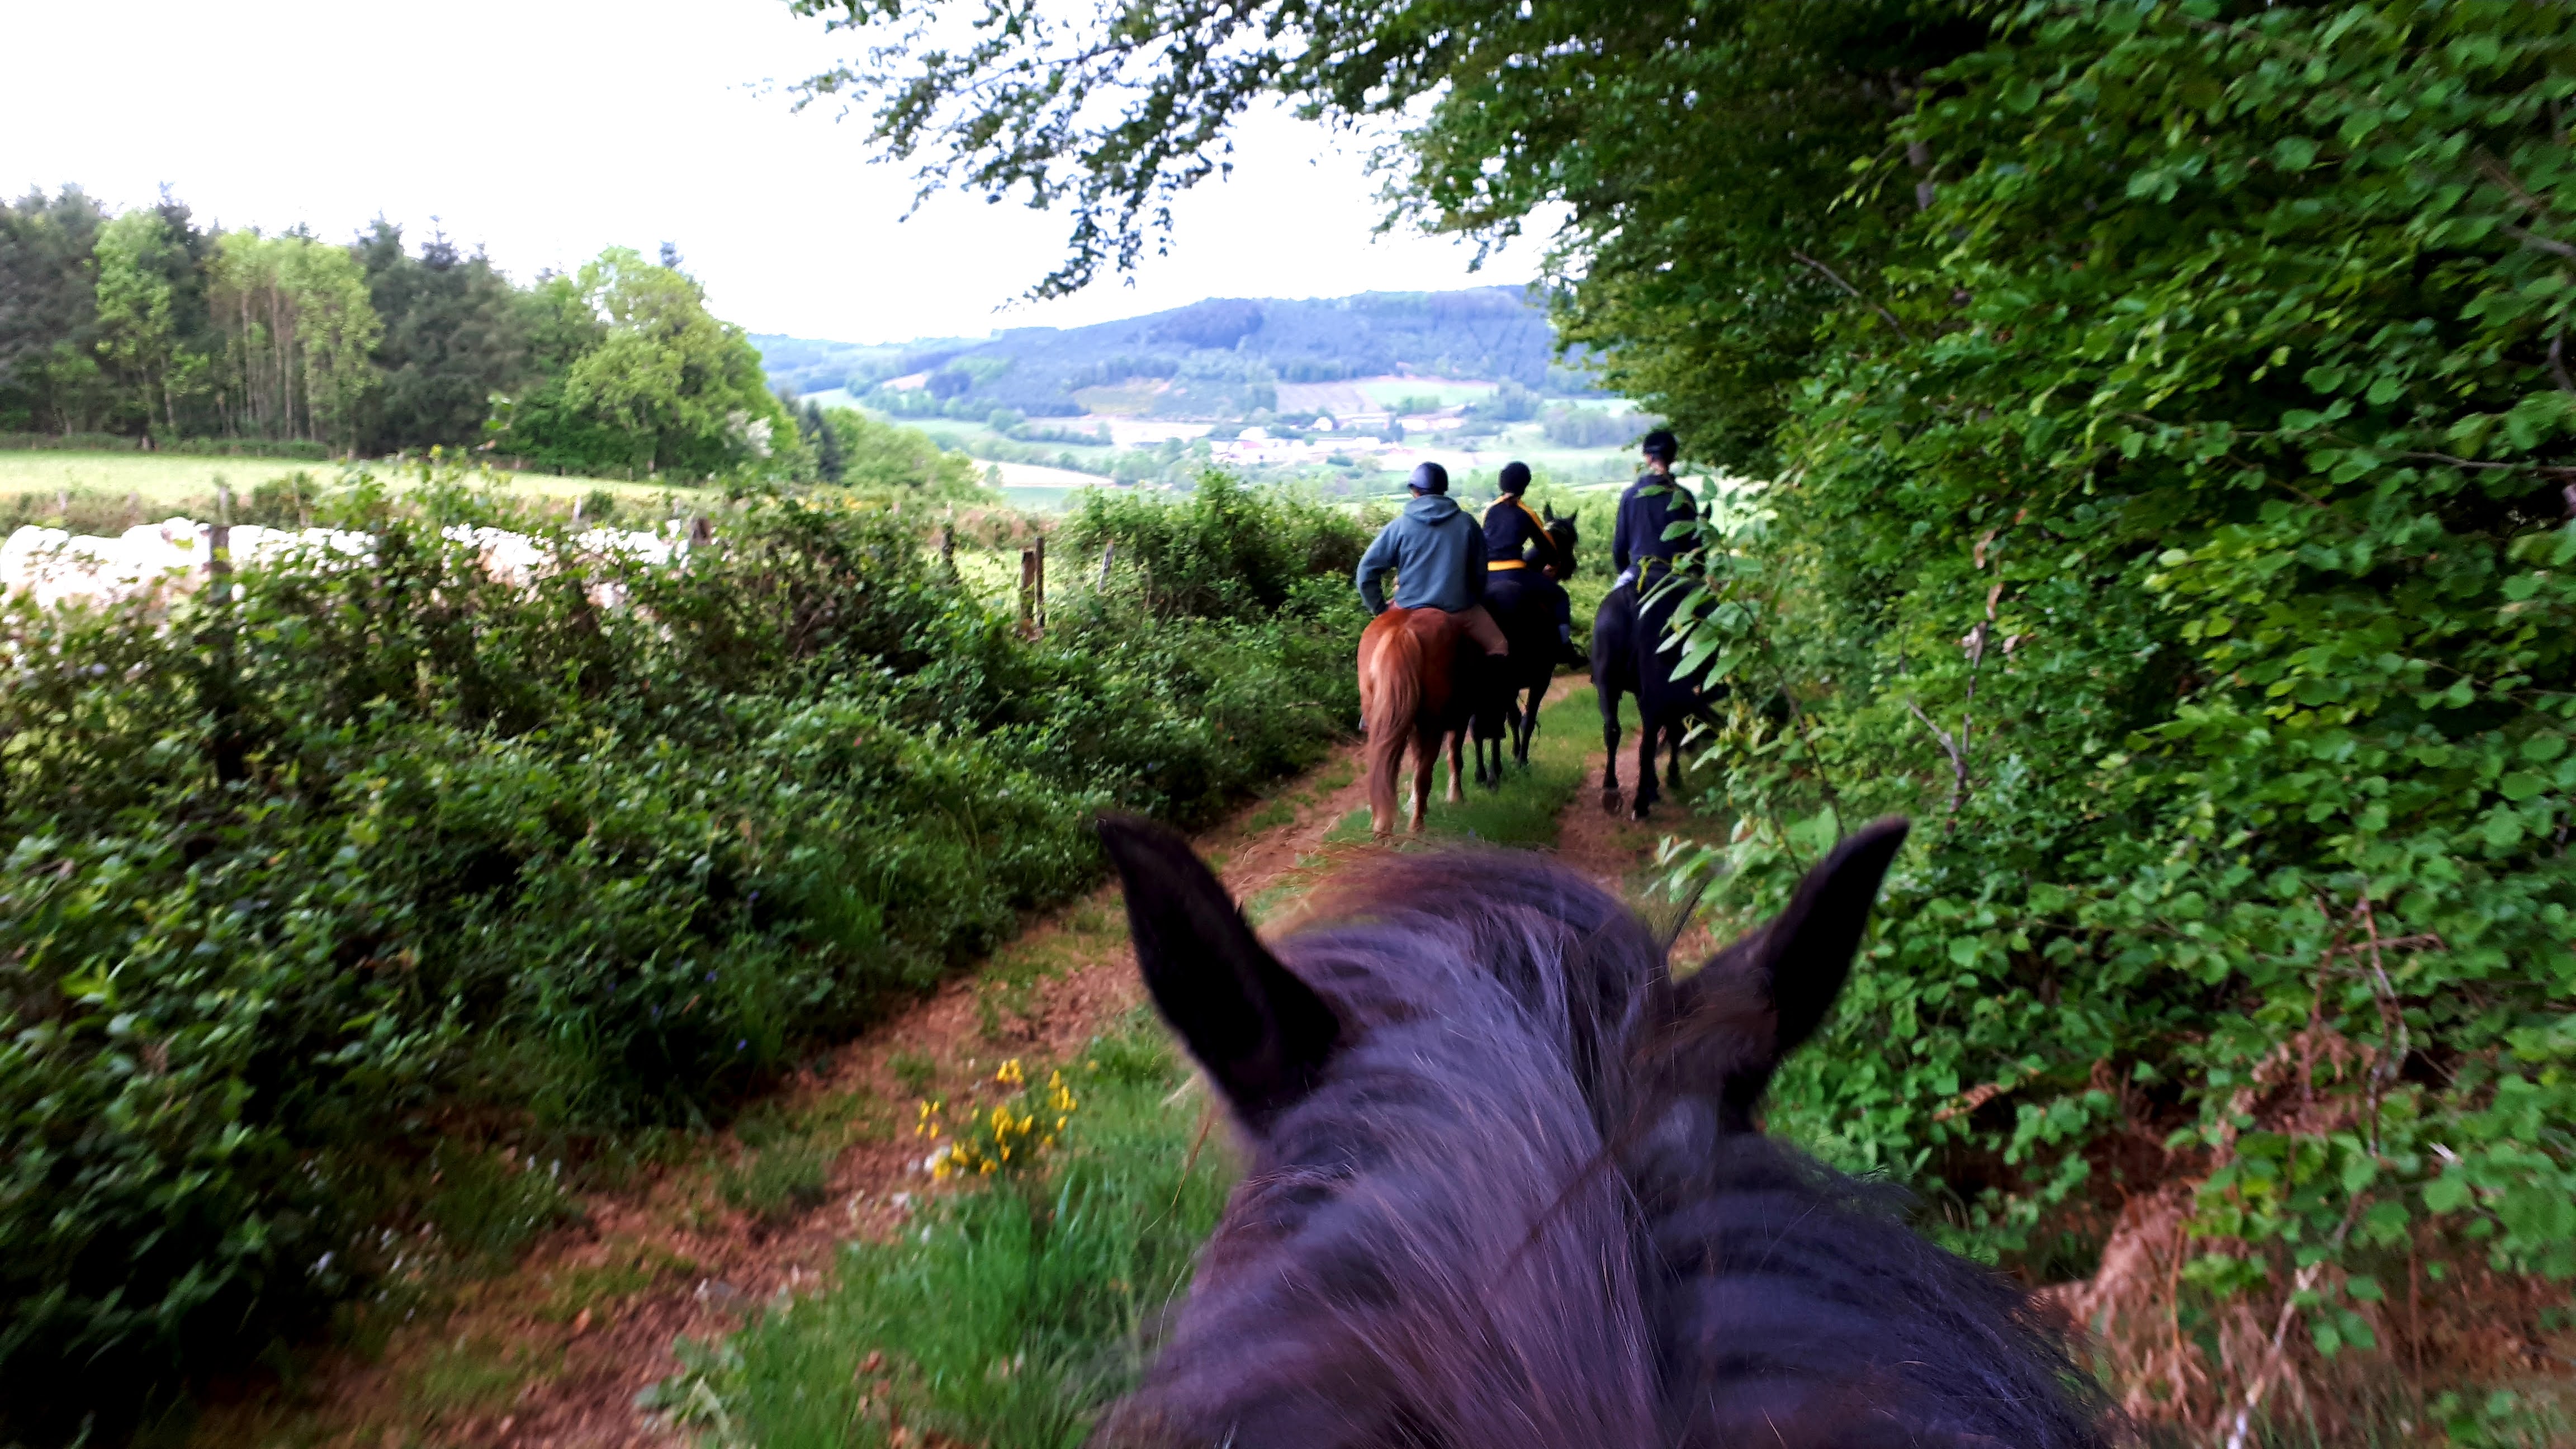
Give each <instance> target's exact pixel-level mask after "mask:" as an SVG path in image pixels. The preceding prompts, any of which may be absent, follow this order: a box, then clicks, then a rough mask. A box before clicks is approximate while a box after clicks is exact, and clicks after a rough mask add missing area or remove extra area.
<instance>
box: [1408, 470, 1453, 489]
mask: <svg viewBox="0 0 2576 1449" xmlns="http://www.w3.org/2000/svg"><path fill="white" fill-rule="evenodd" d="M1405 486H1406V487H1408V488H1410V489H1412V490H1413V491H1414V492H1416V493H1446V492H1448V491H1449V470H1448V469H1446V468H1443V467H1441V466H1440V465H1439V464H1437V463H1420V464H1416V465H1415V466H1414V469H1413V477H1412V478H1411V479H1410V480H1408V481H1407V482H1406V484H1405Z"/></svg>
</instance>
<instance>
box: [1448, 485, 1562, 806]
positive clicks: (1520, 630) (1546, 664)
mask: <svg viewBox="0 0 2576 1449" xmlns="http://www.w3.org/2000/svg"><path fill="white" fill-rule="evenodd" d="M1544 518H1545V522H1546V524H1547V537H1548V541H1549V542H1550V543H1553V544H1554V545H1555V546H1556V556H1557V557H1558V558H1559V559H1562V560H1563V561H1564V563H1563V568H1564V576H1565V577H1567V578H1572V577H1573V576H1574V546H1575V545H1576V544H1577V543H1579V542H1581V539H1580V537H1579V536H1578V535H1577V534H1576V532H1575V528H1574V520H1573V519H1571V518H1559V517H1557V516H1556V509H1555V508H1554V507H1553V506H1549V507H1547V509H1546V513H1545V515H1544ZM1548 594H1549V591H1548V590H1546V589H1543V588H1533V587H1531V575H1530V571H1529V570H1527V569H1505V570H1502V571H1500V572H1496V573H1489V574H1487V575H1486V576H1485V612H1487V613H1489V614H1491V615H1493V616H1494V622H1495V624H1497V625H1499V626H1500V627H1501V629H1502V631H1503V639H1504V641H1505V642H1506V643H1508V644H1510V645H1511V659H1510V662H1509V663H1508V664H1506V665H1505V666H1504V668H1503V669H1502V671H1500V677H1499V678H1497V679H1495V680H1493V681H1492V683H1491V685H1490V686H1489V687H1488V689H1487V691H1486V696H1485V698H1484V699H1483V700H1482V701H1480V702H1479V704H1478V706H1477V709H1476V718H1475V722H1474V725H1473V726H1472V729H1471V733H1472V734H1473V736H1474V738H1475V744H1476V783H1477V784H1479V785H1484V786H1488V787H1492V786H1499V785H1501V784H1502V783H1503V742H1504V740H1505V739H1506V738H1508V739H1509V740H1510V742H1511V753H1512V759H1513V760H1514V761H1515V762H1516V763H1518V764H1519V765H1520V767H1521V768H1522V769H1528V768H1529V761H1530V739H1531V737H1532V736H1534V735H1536V734H1537V733H1538V711H1539V706H1540V705H1542V704H1544V703H1546V702H1547V690H1548V685H1549V683H1550V682H1551V681H1553V680H1554V679H1555V678H1556V670H1557V665H1558V664H1559V662H1560V660H1561V656H1560V653H1559V648H1560V646H1559V642H1558V640H1557V637H1556V611H1555V609H1554V608H1553V607H1552V604H1551V600H1550V599H1549V598H1548ZM1489 755H1490V764H1489V763H1488V759H1489Z"/></svg>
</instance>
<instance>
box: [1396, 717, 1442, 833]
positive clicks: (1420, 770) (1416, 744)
mask: <svg viewBox="0 0 2576 1449" xmlns="http://www.w3.org/2000/svg"><path fill="white" fill-rule="evenodd" d="M1439 769H1440V736H1439V734H1438V732H1436V731H1434V730H1431V729H1429V728H1425V729H1423V730H1421V731H1420V732H1419V733H1417V734H1416V735H1415V736H1414V738H1413V818H1412V819H1410V820H1408V821H1406V822H1405V826H1404V828H1405V831H1406V833H1408V834H1412V835H1420V834H1421V833H1422V826H1423V823H1424V822H1425V821H1426V820H1428V819H1429V818H1430V815H1431V777H1432V776H1433V775H1434V774H1436V773H1437V772H1438V771H1439Z"/></svg>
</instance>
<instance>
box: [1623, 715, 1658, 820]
mask: <svg viewBox="0 0 2576 1449" xmlns="http://www.w3.org/2000/svg"><path fill="white" fill-rule="evenodd" d="M1660 733H1661V731H1660V730H1659V729H1658V727H1657V726H1656V725H1654V724H1653V723H1651V722H1646V723H1641V724H1639V726H1638V728H1637V798H1636V800H1635V801H1634V803H1632V804H1631V805H1630V807H1629V810H1628V814H1629V816H1630V817H1631V818H1632V819H1637V820H1643V819H1645V818H1646V813H1647V812H1648V811H1650V810H1652V809H1654V808H1655V801H1656V800H1658V799H1660V798H1661V793H1660V792H1659V791H1657V790H1656V788H1655V739H1656V737H1657V735H1658V734H1660Z"/></svg>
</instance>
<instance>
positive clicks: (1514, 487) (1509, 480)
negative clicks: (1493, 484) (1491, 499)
mask: <svg viewBox="0 0 2576 1449" xmlns="http://www.w3.org/2000/svg"><path fill="white" fill-rule="evenodd" d="M1529 485H1530V470H1529V464H1527V463H1505V464H1504V465H1503V476H1502V477H1501V479H1500V480H1498V486H1500V487H1501V488H1502V490H1503V491H1504V492H1505V493H1509V494H1511V495H1513V496H1514V497H1518V496H1519V495H1521V494H1523V493H1527V492H1528V491H1529Z"/></svg>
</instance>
